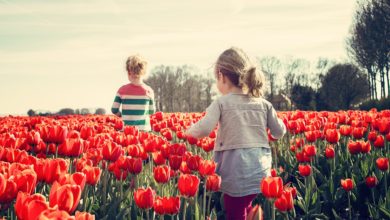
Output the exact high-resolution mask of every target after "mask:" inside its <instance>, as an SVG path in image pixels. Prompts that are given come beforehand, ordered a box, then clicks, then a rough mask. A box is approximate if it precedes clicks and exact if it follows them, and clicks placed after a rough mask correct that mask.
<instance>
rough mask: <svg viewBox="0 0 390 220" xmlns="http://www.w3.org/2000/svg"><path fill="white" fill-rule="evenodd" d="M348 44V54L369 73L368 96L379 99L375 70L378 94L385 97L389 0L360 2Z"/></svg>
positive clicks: (389, 45) (389, 51) (388, 65)
mask: <svg viewBox="0 0 390 220" xmlns="http://www.w3.org/2000/svg"><path fill="white" fill-rule="evenodd" d="M347 47H348V48H347V49H348V51H349V53H350V55H351V57H352V58H353V59H354V60H355V62H356V63H357V64H358V65H359V66H361V67H362V68H364V69H365V70H366V71H367V73H368V75H369V81H368V82H369V87H370V97H371V98H374V99H377V98H378V97H377V92H376V77H377V73H379V76H380V91H381V97H386V84H387V95H388V94H389V91H390V82H389V70H390V0H369V1H361V2H360V4H359V9H358V10H357V12H356V14H355V18H354V24H353V26H352V29H351V35H350V37H349V38H348V40H347ZM385 78H386V79H385Z"/></svg>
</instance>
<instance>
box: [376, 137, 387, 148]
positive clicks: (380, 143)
mask: <svg viewBox="0 0 390 220" xmlns="http://www.w3.org/2000/svg"><path fill="white" fill-rule="evenodd" d="M384 146H385V140H384V138H383V136H382V135H378V136H377V137H376V139H375V141H374V147H376V148H383V147H384Z"/></svg>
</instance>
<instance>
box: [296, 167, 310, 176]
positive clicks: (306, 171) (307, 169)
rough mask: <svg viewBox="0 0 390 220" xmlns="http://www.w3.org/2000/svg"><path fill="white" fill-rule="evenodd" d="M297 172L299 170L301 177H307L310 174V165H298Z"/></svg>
mask: <svg viewBox="0 0 390 220" xmlns="http://www.w3.org/2000/svg"><path fill="white" fill-rule="evenodd" d="M298 170H299V174H300V175H301V176H309V175H310V173H311V166H310V165H299V166H298Z"/></svg>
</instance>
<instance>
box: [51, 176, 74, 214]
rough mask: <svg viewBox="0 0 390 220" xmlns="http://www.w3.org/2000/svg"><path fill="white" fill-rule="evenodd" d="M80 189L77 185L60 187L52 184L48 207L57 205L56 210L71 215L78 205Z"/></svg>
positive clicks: (57, 184) (56, 183) (55, 183)
mask: <svg viewBox="0 0 390 220" xmlns="http://www.w3.org/2000/svg"><path fill="white" fill-rule="evenodd" d="M80 197H81V187H80V186H79V185H71V184H65V185H60V184H59V183H58V182H54V183H53V185H52V187H51V189H50V195H49V204H50V207H54V206H55V205H58V209H60V210H64V211H67V212H68V213H72V212H73V211H74V210H75V209H76V207H77V205H78V204H79V201H80Z"/></svg>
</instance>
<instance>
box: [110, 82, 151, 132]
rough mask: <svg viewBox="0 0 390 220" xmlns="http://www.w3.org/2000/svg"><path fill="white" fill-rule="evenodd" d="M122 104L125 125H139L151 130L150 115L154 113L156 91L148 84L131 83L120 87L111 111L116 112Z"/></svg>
mask: <svg viewBox="0 0 390 220" xmlns="http://www.w3.org/2000/svg"><path fill="white" fill-rule="evenodd" d="M121 105H122V109H121V110H122V119H123V122H124V123H125V125H131V126H137V127H138V128H139V129H140V130H146V131H150V130H151V129H150V117H149V116H150V115H151V114H153V113H154V111H155V107H154V93H153V90H152V88H150V87H149V86H147V85H146V84H140V85H135V84H132V83H129V84H127V85H124V86H122V87H120V88H119V90H118V92H117V94H116V96H115V100H114V103H113V105H112V108H111V111H112V113H114V114H116V113H118V112H119V108H120V107H121Z"/></svg>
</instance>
